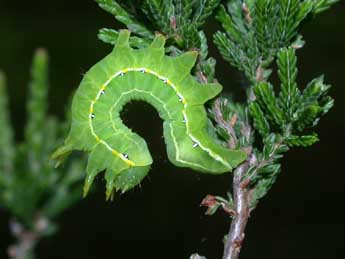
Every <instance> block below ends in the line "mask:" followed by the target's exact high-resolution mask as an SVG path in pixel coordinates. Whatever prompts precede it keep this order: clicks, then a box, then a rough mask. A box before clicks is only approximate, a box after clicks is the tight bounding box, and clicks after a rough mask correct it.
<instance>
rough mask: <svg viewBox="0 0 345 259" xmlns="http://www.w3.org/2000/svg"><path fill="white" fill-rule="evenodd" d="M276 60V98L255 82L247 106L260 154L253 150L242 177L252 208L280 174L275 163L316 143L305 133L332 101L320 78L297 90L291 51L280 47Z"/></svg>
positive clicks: (265, 85)
mask: <svg viewBox="0 0 345 259" xmlns="http://www.w3.org/2000/svg"><path fill="white" fill-rule="evenodd" d="M277 57H278V58H277V66H278V75H279V78H280V81H281V85H280V93H279V95H278V96H277V95H276V93H275V91H274V88H273V86H272V85H271V84H270V83H268V82H258V83H257V84H256V85H255V86H254V89H253V90H254V94H255V98H256V99H255V101H253V102H251V103H249V112H250V115H251V118H252V119H253V127H254V129H255V130H257V132H258V133H259V134H260V135H261V137H262V142H263V151H260V149H258V148H257V149H256V151H255V157H256V162H255V163H254V164H253V165H252V167H251V169H250V170H249V171H248V173H247V175H246V177H247V178H248V179H249V180H250V182H251V184H253V186H254V187H253V195H252V201H251V206H253V207H255V205H256V204H257V202H258V200H259V199H260V198H262V197H264V196H265V195H266V194H267V192H268V191H269V189H270V188H271V186H272V184H273V183H274V182H275V180H276V178H277V176H278V174H279V172H280V162H279V160H280V159H281V158H282V155H283V153H285V152H286V151H287V150H288V147H296V146H297V147H307V146H311V145H313V144H314V143H316V142H317V141H318V140H319V139H318V137H317V134H316V133H315V132H311V133H307V132H306V130H308V129H311V128H313V127H315V126H316V125H317V123H318V122H319V120H320V117H321V116H322V115H324V114H326V113H327V112H328V111H329V109H330V108H331V107H332V106H333V99H332V98H331V97H329V96H327V94H328V91H329V89H330V86H329V85H325V84H324V83H323V77H318V78H316V79H314V80H312V81H311V82H310V83H309V84H308V86H307V87H306V88H305V89H304V91H303V92H301V91H300V90H299V89H298V86H297V83H296V78H297V57H296V54H295V50H294V49H292V48H291V47H290V48H283V49H281V50H280V51H279V52H278V53H277Z"/></svg>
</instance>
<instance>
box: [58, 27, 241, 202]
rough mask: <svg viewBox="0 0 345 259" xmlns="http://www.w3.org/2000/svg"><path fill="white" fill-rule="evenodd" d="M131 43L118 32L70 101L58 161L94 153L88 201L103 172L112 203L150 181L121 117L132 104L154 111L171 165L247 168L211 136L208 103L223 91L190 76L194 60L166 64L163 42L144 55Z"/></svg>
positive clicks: (138, 141)
mask: <svg viewBox="0 0 345 259" xmlns="http://www.w3.org/2000/svg"><path fill="white" fill-rule="evenodd" d="M129 37H130V32H129V31H127V30H122V31H120V33H119V37H118V40H117V43H116V45H115V47H114V49H113V51H112V52H111V53H110V54H109V55H108V56H106V57H105V58H104V59H103V60H101V61H99V62H98V63H97V64H95V65H94V66H93V67H92V68H91V69H90V70H89V71H88V72H87V73H86V75H85V76H84V78H83V80H82V82H81V83H80V86H79V88H78V90H77V92H76V94H75V96H74V98H73V103H72V125H71V130H70V133H69V135H68V137H67V138H66V140H65V144H64V146H62V147H61V148H60V149H58V150H57V151H56V152H55V154H54V155H53V158H55V159H62V158H64V157H65V156H66V155H67V154H69V153H70V152H71V151H73V150H82V151H85V152H88V153H89V160H88V165H87V169H86V171H87V177H86V181H85V188H84V194H86V193H87V192H88V190H89V188H90V186H91V184H92V182H93V180H94V178H95V176H96V175H97V174H98V173H100V172H101V171H104V170H105V179H106V182H107V184H106V188H107V192H106V193H107V197H108V198H109V197H111V195H112V193H113V190H120V191H122V192H125V191H127V190H129V189H131V188H133V187H134V186H136V185H137V184H139V183H140V182H141V181H142V179H143V178H144V177H145V176H146V175H147V173H148V171H149V169H150V166H151V164H152V157H151V155H150V152H149V150H148V147H147V144H146V142H145V140H144V139H143V138H142V137H140V136H139V135H138V134H136V133H134V132H133V131H132V130H131V129H129V128H128V127H127V126H126V125H124V124H123V122H122V120H121V117H120V112H121V110H122V108H123V106H124V105H125V104H126V103H127V102H129V101H132V100H143V101H146V102H148V103H149V104H151V105H152V106H153V107H154V108H155V109H157V111H158V113H159V116H160V117H161V118H162V120H163V125H164V127H163V129H164V138H165V143H166V147H167V153H168V157H169V160H170V161H171V162H172V163H173V164H174V165H176V166H179V167H188V168H191V169H193V170H196V171H199V172H204V173H210V174H221V173H225V172H229V171H231V170H232V168H233V167H235V166H237V165H238V164H239V163H241V162H243V161H244V160H245V159H246V154H245V153H244V152H243V151H241V150H230V149H227V148H225V147H223V146H221V145H219V144H217V143H215V141H214V139H213V138H212V137H211V136H209V135H208V132H207V130H206V127H207V115H206V110H205V107H204V103H205V102H206V101H208V100H210V99H212V98H214V97H215V96H216V95H218V94H219V93H220V91H221V89H222V87H221V85H220V84H200V83H199V82H197V81H196V79H195V78H194V77H193V76H192V75H191V70H192V68H193V67H194V65H195V62H196V59H197V52H195V51H190V52H186V53H184V54H182V55H180V56H177V57H170V56H166V55H165V49H164V45H165V38H164V37H163V36H162V35H157V36H156V37H155V39H154V40H153V42H152V43H151V45H150V46H149V47H147V48H143V49H132V48H131V47H130V45H129ZM144 126H145V127H147V126H149V125H144V124H143V127H144ZM157 138H160V136H157Z"/></svg>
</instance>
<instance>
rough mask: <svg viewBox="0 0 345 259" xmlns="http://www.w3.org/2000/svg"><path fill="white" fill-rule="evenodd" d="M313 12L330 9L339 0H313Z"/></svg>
mask: <svg viewBox="0 0 345 259" xmlns="http://www.w3.org/2000/svg"><path fill="white" fill-rule="evenodd" d="M312 2H313V13H314V14H318V13H321V12H323V11H326V10H327V9H329V8H330V7H331V6H332V5H333V4H335V3H337V2H339V0H313V1H312Z"/></svg>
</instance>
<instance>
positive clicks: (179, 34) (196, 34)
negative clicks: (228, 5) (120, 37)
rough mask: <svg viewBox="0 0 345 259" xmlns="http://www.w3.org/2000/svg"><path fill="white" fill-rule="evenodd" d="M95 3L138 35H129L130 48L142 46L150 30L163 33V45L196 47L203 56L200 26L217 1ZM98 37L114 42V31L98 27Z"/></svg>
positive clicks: (102, 0)
mask: <svg viewBox="0 0 345 259" xmlns="http://www.w3.org/2000/svg"><path fill="white" fill-rule="evenodd" d="M96 2H97V3H98V4H99V6H100V7H101V8H102V9H104V10H106V11H107V12H109V13H110V14H112V15H113V16H114V17H115V18H116V19H117V20H118V21H119V22H121V23H123V24H124V25H126V27H127V28H128V29H129V30H130V31H131V32H132V34H133V35H137V36H138V37H140V38H141V39H138V38H135V37H136V36H132V38H134V39H131V40H130V42H131V45H132V47H139V48H141V47H145V45H143V44H141V41H144V42H147V41H148V40H150V39H152V38H153V37H154V33H153V32H154V31H156V32H159V33H161V34H164V35H165V36H166V38H167V39H168V41H167V47H169V46H175V47H177V48H179V49H185V50H187V49H192V48H196V49H200V50H201V52H202V53H203V56H204V54H205V53H207V44H205V40H206V38H205V36H204V34H203V32H202V31H201V30H200V28H201V27H202V25H203V24H204V23H205V22H206V20H207V18H208V17H209V16H211V14H212V13H213V11H214V10H215V9H216V7H217V6H218V5H219V3H220V0H210V1H209V0H207V1H206V0H192V1H189V0H143V1H124V0H119V1H115V0H96ZM143 24H145V25H143ZM99 38H100V39H101V40H102V41H104V42H106V43H110V44H114V42H116V39H117V32H116V31H114V30H109V29H102V30H101V31H100V33H99ZM138 41H139V42H140V44H138ZM132 43H133V44H132ZM204 57H205V56H204Z"/></svg>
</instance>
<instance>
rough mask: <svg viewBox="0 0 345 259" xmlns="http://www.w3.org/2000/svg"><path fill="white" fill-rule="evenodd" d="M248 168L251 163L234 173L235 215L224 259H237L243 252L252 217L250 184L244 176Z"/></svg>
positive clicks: (238, 168)
mask: <svg viewBox="0 0 345 259" xmlns="http://www.w3.org/2000/svg"><path fill="white" fill-rule="evenodd" d="M248 168H249V161H247V162H245V163H243V164H242V165H240V166H239V167H237V169H236V170H235V171H234V177H233V199H234V210H235V214H234V216H233V218H232V222H231V226H230V230H229V233H228V236H227V239H226V243H225V247H224V254H223V259H237V258H238V257H239V254H240V251H241V247H242V242H243V240H244V235H245V234H244V231H245V228H246V225H247V222H248V218H249V215H250V207H249V196H250V190H249V189H248V187H247V185H248V184H246V183H245V182H243V176H244V174H245V173H246V172H247V170H248Z"/></svg>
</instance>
